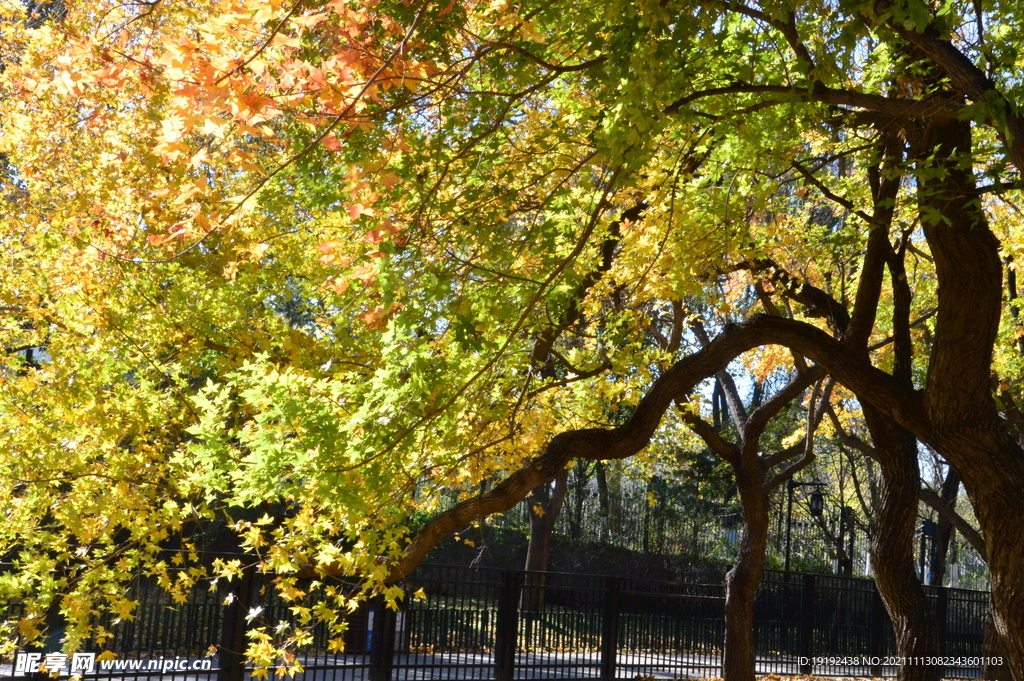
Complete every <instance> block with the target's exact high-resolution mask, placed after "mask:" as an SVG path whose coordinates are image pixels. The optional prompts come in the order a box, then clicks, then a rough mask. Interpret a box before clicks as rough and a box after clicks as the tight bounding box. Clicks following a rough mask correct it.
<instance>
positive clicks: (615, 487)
mask: <svg viewBox="0 0 1024 681" xmlns="http://www.w3.org/2000/svg"><path fill="white" fill-rule="evenodd" d="M605 474H606V476H607V481H608V532H609V534H611V536H612V537H613V538H614V537H621V536H622V532H623V526H622V461H620V460H618V459H615V460H614V461H609V462H608V467H607V469H606V472H605Z"/></svg>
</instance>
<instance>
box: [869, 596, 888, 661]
mask: <svg viewBox="0 0 1024 681" xmlns="http://www.w3.org/2000/svg"><path fill="white" fill-rule="evenodd" d="M868 616H869V618H870V622H871V629H870V631H869V632H868V641H869V643H868V645H869V646H870V650H869V651H868V652H869V653H870V654H871V657H872V658H877V659H879V660H881V658H882V656H883V655H884V654H885V649H884V648H885V646H884V643H885V631H886V621H885V604H884V603H882V595H881V594H879V593H878V585H877V584H875V582H874V580H872V582H871V605H870V611H869V615H868ZM883 671H884V670H883V669H882V665H881V664H877V665H872V666H871V670H870V674H871V676H872V677H874V678H876V679H878V678H881V677H882V673H883Z"/></svg>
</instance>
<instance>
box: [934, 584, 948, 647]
mask: <svg viewBox="0 0 1024 681" xmlns="http://www.w3.org/2000/svg"><path fill="white" fill-rule="evenodd" d="M935 623H936V625H938V627H939V654H940V655H945V654H946V652H947V650H948V648H949V646H948V645H947V644H946V638H947V637H948V635H949V589H947V588H946V587H944V586H938V587H936V593H935Z"/></svg>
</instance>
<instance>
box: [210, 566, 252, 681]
mask: <svg viewBox="0 0 1024 681" xmlns="http://www.w3.org/2000/svg"><path fill="white" fill-rule="evenodd" d="M255 593H256V568H255V567H252V566H250V567H247V568H245V569H244V570H243V571H242V577H241V580H240V581H239V583H238V592H237V593H236V594H235V600H234V602H233V603H232V604H231V607H229V608H228V611H227V613H225V615H224V620H223V624H222V628H221V632H220V655H219V658H218V661H217V666H218V667H220V671H219V672H218V674H217V676H218V677H219V679H220V681H242V679H244V678H245V648H246V637H245V631H246V629H247V628H248V624H249V622H248V620H247V619H246V615H247V614H248V610H249V608H250V607H252V597H253V594H255Z"/></svg>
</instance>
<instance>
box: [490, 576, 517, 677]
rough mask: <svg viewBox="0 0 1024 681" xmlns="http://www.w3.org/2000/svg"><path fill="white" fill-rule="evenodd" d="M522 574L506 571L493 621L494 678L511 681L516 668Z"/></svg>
mask: <svg viewBox="0 0 1024 681" xmlns="http://www.w3.org/2000/svg"><path fill="white" fill-rule="evenodd" d="M522 583H523V574H522V573H521V572H516V571H509V572H506V573H505V575H504V578H503V580H502V585H501V600H500V602H499V603H498V614H497V616H496V617H495V620H496V621H495V623H494V625H495V626H494V679H495V681H512V677H513V676H514V675H515V669H516V638H517V634H518V630H519V594H520V592H521V591H522V588H521V587H522Z"/></svg>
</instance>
